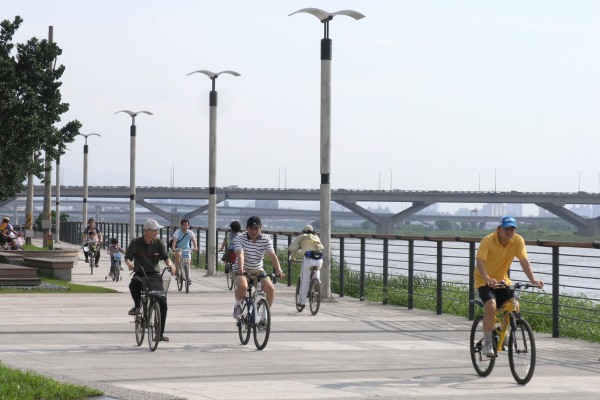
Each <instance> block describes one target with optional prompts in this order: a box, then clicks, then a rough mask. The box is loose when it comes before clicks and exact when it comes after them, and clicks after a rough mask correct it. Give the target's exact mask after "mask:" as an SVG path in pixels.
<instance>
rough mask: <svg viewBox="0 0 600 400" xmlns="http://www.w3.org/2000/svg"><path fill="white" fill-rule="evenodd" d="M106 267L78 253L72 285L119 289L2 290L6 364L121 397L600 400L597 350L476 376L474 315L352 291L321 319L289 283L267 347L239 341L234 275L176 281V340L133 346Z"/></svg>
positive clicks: (575, 347)
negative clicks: (356, 295) (183, 287)
mask: <svg viewBox="0 0 600 400" xmlns="http://www.w3.org/2000/svg"><path fill="white" fill-rule="evenodd" d="M58 246H60V245H58ZM62 246H63V247H68V245H64V244H62ZM107 271H108V261H107V258H106V256H105V253H104V252H103V255H102V259H101V261H100V267H99V268H98V271H96V272H95V273H94V275H90V271H89V268H88V267H87V265H85V264H84V262H83V261H82V256H81V258H80V261H79V262H78V265H77V266H76V267H75V268H74V270H73V281H74V282H76V283H83V284H87V285H98V286H106V287H112V288H115V289H116V290H117V291H118V293H115V294H71V295H69V294H15V295H1V296H0V361H2V362H3V363H5V364H7V365H10V366H15V367H20V368H26V369H33V370H35V371H38V372H41V373H44V374H48V375H51V376H55V377H56V376H58V377H64V378H66V379H68V380H69V381H73V382H76V383H85V384H87V385H89V386H94V387H99V388H101V389H103V390H105V391H106V394H107V396H110V397H114V398H121V399H162V398H165V399H166V398H183V399H223V400H224V399H240V398H262V399H370V398H379V399H381V398H388V399H397V398H420V399H425V398H443V399H448V398H450V399H453V398H454V399H459V398H460V399H462V398H466V397H472V398H475V397H479V396H485V397H486V398H498V399H500V398H503V399H505V398H507V397H509V396H517V398H522V397H524V396H527V397H529V398H542V397H544V398H546V399H565V398H567V399H569V398H573V399H574V398H577V399H597V398H599V397H600V377H599V375H600V362H598V357H599V356H600V345H599V344H588V343H585V342H581V341H575V340H569V339H553V338H551V337H550V336H549V335H545V334H537V335H536V340H537V350H538V356H537V367H536V370H535V375H534V377H533V379H532V381H531V382H530V383H529V384H528V385H526V386H520V385H517V384H516V383H515V382H514V380H513V378H512V376H511V374H510V370H509V366H508V360H507V357H506V356H505V355H502V356H501V357H500V358H499V360H498V362H497V363H496V367H495V369H494V371H493V373H492V374H491V376H489V377H487V378H481V377H479V376H477V375H476V373H475V371H474V370H473V367H472V365H471V360H470V356H469V351H468V336H469V331H470V322H469V321H468V320H466V319H464V318H458V317H452V316H437V315H435V314H434V313H431V312H426V311H421V310H406V309H403V308H396V307H388V306H382V305H379V304H368V303H361V302H359V301H357V300H355V299H351V298H335V299H334V300H331V301H327V302H325V303H323V304H322V306H321V311H320V312H319V314H318V315H317V316H311V315H310V313H309V312H307V310H305V311H304V312H302V313H298V312H296V310H295V307H294V296H293V290H292V289H291V288H288V287H286V286H284V285H282V284H277V285H276V288H277V300H276V304H275V306H274V308H273V317H272V318H273V322H272V332H271V338H270V340H269V343H268V345H267V347H266V349H265V350H263V351H257V350H256V348H255V347H254V345H253V342H252V339H251V340H250V343H249V344H248V345H247V346H242V345H240V343H239V340H238V335H237V330H236V326H235V322H234V320H233V319H232V318H231V312H232V308H233V294H232V293H231V292H230V291H229V290H227V287H226V282H225V277H224V276H223V275H220V276H216V277H207V276H204V271H193V272H192V278H193V285H192V286H191V290H190V293H189V294H186V293H184V292H178V291H177V290H176V288H175V285H171V290H170V291H169V315H168V321H167V330H166V332H165V334H166V335H168V336H169V337H170V339H171V341H170V342H169V343H166V342H162V343H160V345H159V347H158V349H157V350H156V352H154V353H152V352H150V351H149V349H148V346H147V344H146V342H144V344H143V345H142V346H141V347H138V346H136V344H135V338H134V332H133V324H132V318H131V317H129V316H127V310H129V308H130V307H131V305H132V301H131V298H130V296H129V292H128V288H127V285H128V283H129V276H128V275H125V277H124V280H123V281H122V282H118V283H115V282H112V281H105V280H104V276H105V275H106V272H107ZM173 289H175V290H173ZM0 384H1V382H0ZM148 392H150V393H152V394H151V395H150V394H148Z"/></svg>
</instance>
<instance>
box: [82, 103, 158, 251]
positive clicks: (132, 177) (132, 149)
mask: <svg viewBox="0 0 600 400" xmlns="http://www.w3.org/2000/svg"><path fill="white" fill-rule="evenodd" d="M118 113H126V114H129V116H130V117H131V129H130V136H131V146H130V158H129V187H130V194H129V235H130V237H129V238H127V239H128V240H127V242H130V241H131V239H134V238H135V117H136V116H137V115H138V114H142V113H143V114H148V115H152V113H151V112H150V111H129V110H121V111H117V112H115V114H118ZM86 222H87V221H86Z"/></svg>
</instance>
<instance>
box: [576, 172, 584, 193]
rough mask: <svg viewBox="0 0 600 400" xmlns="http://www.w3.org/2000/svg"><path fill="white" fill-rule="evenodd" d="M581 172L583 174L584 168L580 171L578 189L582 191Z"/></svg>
mask: <svg viewBox="0 0 600 400" xmlns="http://www.w3.org/2000/svg"><path fill="white" fill-rule="evenodd" d="M581 174H583V170H581V171H579V182H578V184H577V191H578V192H581Z"/></svg>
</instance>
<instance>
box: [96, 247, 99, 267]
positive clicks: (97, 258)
mask: <svg viewBox="0 0 600 400" xmlns="http://www.w3.org/2000/svg"><path fill="white" fill-rule="evenodd" d="M98 261H100V248H98V250H96V267H97V266H98Z"/></svg>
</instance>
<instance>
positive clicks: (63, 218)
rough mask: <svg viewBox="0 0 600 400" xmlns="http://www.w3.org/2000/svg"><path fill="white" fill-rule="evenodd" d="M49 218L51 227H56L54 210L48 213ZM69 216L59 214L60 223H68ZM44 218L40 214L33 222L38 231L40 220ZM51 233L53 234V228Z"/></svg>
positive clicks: (40, 224)
mask: <svg viewBox="0 0 600 400" xmlns="http://www.w3.org/2000/svg"><path fill="white" fill-rule="evenodd" d="M50 216H51V218H52V226H54V225H56V212H55V211H54V210H51V211H50ZM69 217H70V215H69V214H65V213H60V222H67V221H69ZM43 218H44V213H40V214H39V215H38V217H37V219H36V220H35V225H36V227H37V229H38V230H40V231H41V230H42V219H43ZM52 231H53V232H54V228H52Z"/></svg>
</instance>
